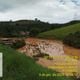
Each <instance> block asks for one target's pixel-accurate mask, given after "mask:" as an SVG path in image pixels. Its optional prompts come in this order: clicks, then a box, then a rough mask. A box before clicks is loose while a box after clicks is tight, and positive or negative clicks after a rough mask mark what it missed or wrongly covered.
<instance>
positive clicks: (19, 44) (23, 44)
mask: <svg viewBox="0 0 80 80" xmlns="http://www.w3.org/2000/svg"><path fill="white" fill-rule="evenodd" d="M25 45H26V43H25V41H24V40H21V41H16V42H15V43H13V44H12V45H11V47H12V48H15V49H17V48H21V47H23V46H25Z"/></svg>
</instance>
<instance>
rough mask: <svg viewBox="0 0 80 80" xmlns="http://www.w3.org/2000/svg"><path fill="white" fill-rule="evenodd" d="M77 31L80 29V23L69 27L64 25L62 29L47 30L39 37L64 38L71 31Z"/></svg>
mask: <svg viewBox="0 0 80 80" xmlns="http://www.w3.org/2000/svg"><path fill="white" fill-rule="evenodd" d="M76 31H80V23H78V24H74V25H70V26H67V27H64V28H63V27H62V28H60V29H55V30H51V31H47V32H43V33H40V34H39V35H38V37H41V38H52V39H54V38H56V39H62V40H63V39H64V38H65V36H67V35H69V34H70V33H75V32H76Z"/></svg>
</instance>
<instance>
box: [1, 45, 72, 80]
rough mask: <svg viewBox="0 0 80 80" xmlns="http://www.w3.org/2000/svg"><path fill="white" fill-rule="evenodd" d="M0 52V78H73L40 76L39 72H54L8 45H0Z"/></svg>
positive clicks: (65, 79)
mask: <svg viewBox="0 0 80 80" xmlns="http://www.w3.org/2000/svg"><path fill="white" fill-rule="evenodd" d="M0 52H2V53H3V55H4V60H3V62H4V65H3V69H4V70H3V71H4V76H3V78H2V79H0V80H73V79H72V78H71V77H63V76H61V77H41V76H39V73H48V74H49V73H50V74H53V73H56V72H55V71H52V70H49V69H47V68H44V67H42V66H40V65H38V64H36V62H35V61H34V60H33V59H31V58H29V57H27V56H26V55H24V54H21V53H19V52H17V51H15V50H13V49H11V48H10V47H5V46H3V45H0Z"/></svg>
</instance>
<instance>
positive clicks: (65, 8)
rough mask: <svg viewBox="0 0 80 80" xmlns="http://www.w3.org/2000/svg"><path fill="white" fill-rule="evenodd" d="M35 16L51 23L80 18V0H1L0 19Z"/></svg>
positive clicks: (30, 17) (33, 17) (32, 17)
mask: <svg viewBox="0 0 80 80" xmlns="http://www.w3.org/2000/svg"><path fill="white" fill-rule="evenodd" d="M35 18H38V19H40V20H42V21H48V22H51V23H64V22H67V21H70V20H80V0H0V21H2V20H3V21H5V20H10V19H12V20H19V19H35Z"/></svg>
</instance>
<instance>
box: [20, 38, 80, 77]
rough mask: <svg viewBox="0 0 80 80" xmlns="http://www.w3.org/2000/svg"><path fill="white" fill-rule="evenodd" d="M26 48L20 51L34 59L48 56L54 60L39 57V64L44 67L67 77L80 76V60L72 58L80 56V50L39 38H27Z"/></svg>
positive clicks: (55, 41)
mask: <svg viewBox="0 0 80 80" xmlns="http://www.w3.org/2000/svg"><path fill="white" fill-rule="evenodd" d="M25 42H26V46H24V47H23V48H20V49H19V51H20V52H23V53H25V54H26V55H28V56H30V57H33V56H34V55H38V54H41V53H42V54H45V53H46V54H48V55H49V57H52V58H53V59H52V60H50V59H47V58H45V57H39V60H37V63H38V64H41V65H42V66H44V67H47V68H50V69H53V70H56V71H58V72H61V73H63V74H65V75H68V76H69V75H72V74H73V73H75V74H76V75H79V73H80V72H79V71H80V70H79V67H80V60H78V59H75V58H73V57H71V56H80V50H79V49H75V48H72V47H68V46H66V45H63V43H62V42H60V41H57V40H45V39H37V38H27V39H26V40H25Z"/></svg>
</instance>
